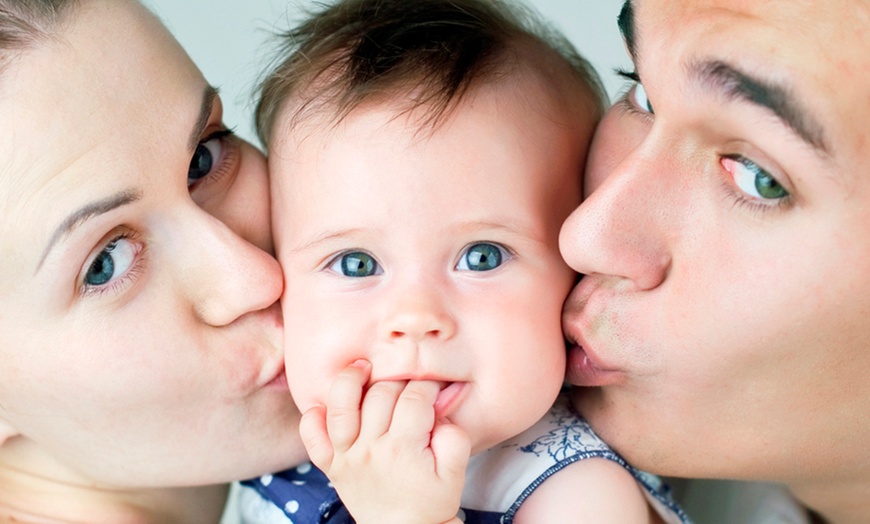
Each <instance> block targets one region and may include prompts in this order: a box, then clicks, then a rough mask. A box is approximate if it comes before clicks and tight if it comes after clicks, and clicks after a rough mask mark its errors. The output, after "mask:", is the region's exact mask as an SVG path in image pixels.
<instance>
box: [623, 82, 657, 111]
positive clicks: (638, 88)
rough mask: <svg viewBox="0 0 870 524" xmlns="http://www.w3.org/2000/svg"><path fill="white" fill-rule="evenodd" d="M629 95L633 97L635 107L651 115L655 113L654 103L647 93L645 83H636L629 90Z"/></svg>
mask: <svg viewBox="0 0 870 524" xmlns="http://www.w3.org/2000/svg"><path fill="white" fill-rule="evenodd" d="M628 96H630V97H631V101H632V103H633V104H634V106H635V107H637V108H638V109H640V110H641V111H645V112H647V113H649V114H651V115H654V114H655V111H654V110H653V106H652V103H651V102H650V101H649V97H648V96H647V95H646V89H644V88H643V84H641V83H640V82H638V83H636V84H634V87H633V88H632V89H631V91H629V93H628Z"/></svg>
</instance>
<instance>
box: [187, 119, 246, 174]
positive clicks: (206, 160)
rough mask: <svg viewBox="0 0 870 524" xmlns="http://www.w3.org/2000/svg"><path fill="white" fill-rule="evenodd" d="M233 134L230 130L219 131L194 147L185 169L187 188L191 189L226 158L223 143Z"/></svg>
mask: <svg viewBox="0 0 870 524" xmlns="http://www.w3.org/2000/svg"><path fill="white" fill-rule="evenodd" d="M233 134H234V133H233V131H232V129H221V130H220V131H217V132H214V133H212V134H210V135H209V136H207V137H206V138H204V139H203V140H202V141H201V142H200V143H199V144H198V145H197V146H196V150H195V151H194V152H193V156H192V157H191V158H190V167H189V168H188V169H187V187H192V186H193V185H194V184H196V182H197V181H199V180H201V179H203V178H205V177H207V176H209V175H210V174H211V173H212V171H214V170H215V169H216V168H218V167H219V166H220V165H221V160H222V157H223V156H226V152H225V151H224V147H225V146H226V143H225V141H226V140H227V139H228V138H229V137H232V136H233Z"/></svg>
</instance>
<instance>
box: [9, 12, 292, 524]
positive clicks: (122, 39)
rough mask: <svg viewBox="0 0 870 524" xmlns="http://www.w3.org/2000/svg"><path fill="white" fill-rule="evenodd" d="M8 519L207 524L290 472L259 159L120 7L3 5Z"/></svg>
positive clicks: (201, 83) (155, 34) (193, 74)
mask: <svg viewBox="0 0 870 524" xmlns="http://www.w3.org/2000/svg"><path fill="white" fill-rule="evenodd" d="M0 115H2V121H3V126H2V129H0V195H2V197H0V217H2V219H0V246H2V253H3V261H2V265H0V377H2V378H0V520H16V521H25V522H27V521H39V522H42V521H76V522H80V521H87V522H152V521H154V522H216V521H217V520H218V519H219V516H220V512H221V509H222V507H223V500H224V498H225V495H226V489H225V486H223V485H221V484H222V483H225V482H227V481H229V480H231V479H236V478H245V477H250V476H254V475H258V474H262V473H265V472H268V471H278V470H281V469H284V468H286V467H289V466H291V465H293V464H296V463H298V462H300V461H301V460H302V459H303V457H304V453H303V449H302V446H301V445H300V443H299V441H298V440H297V437H296V428H297V422H298V420H297V419H298V413H297V412H296V410H295V407H294V406H293V404H292V402H291V400H290V397H289V395H288V392H287V388H286V382H285V381H284V378H283V376H284V373H283V371H284V367H283V355H282V352H281V350H280V341H281V333H280V331H281V321H280V312H279V311H278V309H277V305H276V301H277V300H278V297H279V295H280V293H281V290H282V277H281V273H280V270H279V267H278V265H277V264H276V262H275V261H274V260H273V258H272V257H271V256H270V255H269V254H268V252H269V251H270V250H271V240H270V236H271V234H270V231H269V225H268V218H269V211H268V208H267V207H266V206H267V202H268V195H267V192H268V187H267V180H266V173H265V168H264V162H263V158H262V156H261V155H260V154H259V153H258V152H256V151H255V150H254V149H253V148H252V147H250V146H249V145H246V144H244V143H241V142H240V141H238V140H236V139H234V138H233V137H232V136H231V135H230V134H229V133H228V132H227V131H226V128H224V127H223V124H222V123H221V105H220V100H219V99H218V98H217V97H216V96H215V91H214V89H212V88H211V87H209V86H208V85H207V84H206V82H205V80H204V79H203V78H202V76H201V74H200V73H199V72H198V70H197V69H196V68H195V66H194V65H193V64H192V63H191V62H190V60H189V59H188V58H187V56H186V55H185V54H184V52H183V51H182V50H181V48H180V47H179V46H178V45H177V43H176V42H175V41H174V40H173V38H172V37H171V36H170V35H169V34H168V32H167V31H166V30H165V29H164V28H163V26H162V25H161V24H160V23H159V22H158V21H157V20H156V19H155V18H154V17H153V16H152V15H151V14H150V13H148V12H147V11H146V10H145V9H144V8H143V7H142V6H141V5H139V4H138V3H137V2H135V1H134V0H78V1H73V0H66V1H65V0H30V1H26V2H25V1H21V0H14V1H13V0H0Z"/></svg>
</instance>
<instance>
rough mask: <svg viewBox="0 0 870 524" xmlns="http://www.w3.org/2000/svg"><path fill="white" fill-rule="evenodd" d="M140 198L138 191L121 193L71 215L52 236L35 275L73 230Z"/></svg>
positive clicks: (83, 207)
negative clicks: (50, 253) (49, 255)
mask: <svg viewBox="0 0 870 524" xmlns="http://www.w3.org/2000/svg"><path fill="white" fill-rule="evenodd" d="M140 198H142V193H140V192H138V191H133V190H126V191H121V192H120V193H116V194H114V195H112V196H110V197H108V198H104V199H102V200H97V201H96V202H91V203H90V204H87V205H85V206H82V207H81V208H79V209H78V210H77V211H74V212H73V213H71V214H70V215H69V216H67V217H66V218H65V219H64V220H63V222H61V223H60V225H59V226H57V228H55V230H54V233H52V235H51V239H50V240H49V241H48V244H47V245H46V246H45V249H44V250H43V251H42V256H41V257H40V259H39V264H38V265H37V266H36V272H35V273H38V272H39V270H40V269H41V268H42V263H43V262H45V258H46V257H47V256H48V253H49V252H50V251H51V249H52V248H53V247H54V246H55V245H56V244H57V243H58V242H59V241H60V240H61V239H62V238H63V237H65V236H67V235H69V234H70V233H71V232H72V231H73V230H75V229H76V228H77V227H79V226H81V225H82V224H83V223H85V222H87V221H88V220H90V219H92V218H95V217H98V216H100V215H103V214H105V213H108V212H109V211H112V210H113V209H117V208H119V207H122V206H125V205H127V204H131V203H133V202H135V201H137V200H139V199H140ZM35 273H34V274H35Z"/></svg>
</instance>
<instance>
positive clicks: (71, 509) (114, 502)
mask: <svg viewBox="0 0 870 524" xmlns="http://www.w3.org/2000/svg"><path fill="white" fill-rule="evenodd" d="M226 496H227V486H226V485H217V486H206V487H197V488H173V489H140V490H130V489H110V488H105V487H99V486H96V485H94V484H93V483H90V482H87V481H85V480H83V479H78V478H76V475H74V474H73V473H71V472H69V471H68V470H67V471H64V470H63V469H62V468H60V467H59V466H57V465H56V464H52V461H51V460H47V459H46V457H45V456H38V453H37V452H36V451H35V446H33V444H32V443H25V442H19V443H14V444H13V443H11V442H6V443H5V444H4V445H3V446H0V522H7V521H12V522H23V523H55V522H57V523H60V522H93V523H103V522H105V523H110V522H111V523H124V524H146V523H152V522H161V523H162V522H172V523H179V524H181V523H185V524H186V523H191V524H199V523H203V524H205V523H209V524H213V523H215V522H218V521H219V520H220V516H221V512H222V511H223V505H224V501H225V500H226Z"/></svg>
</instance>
